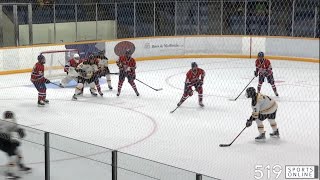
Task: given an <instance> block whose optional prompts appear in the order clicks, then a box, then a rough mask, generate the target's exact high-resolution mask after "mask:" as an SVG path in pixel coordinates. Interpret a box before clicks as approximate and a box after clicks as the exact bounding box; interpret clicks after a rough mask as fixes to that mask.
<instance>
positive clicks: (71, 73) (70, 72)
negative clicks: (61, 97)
mask: <svg viewBox="0 0 320 180" xmlns="http://www.w3.org/2000/svg"><path fill="white" fill-rule="evenodd" d="M82 62H83V60H80V56H79V54H74V55H73V58H72V59H70V60H69V61H68V63H67V64H66V65H65V67H64V72H66V73H67V76H65V77H64V78H63V79H62V80H61V82H60V85H61V86H63V87H66V86H67V85H68V84H69V83H70V82H71V81H72V80H74V81H75V82H78V76H79V74H78V72H77V71H76V68H77V67H78V65H79V64H81V63H82Z"/></svg>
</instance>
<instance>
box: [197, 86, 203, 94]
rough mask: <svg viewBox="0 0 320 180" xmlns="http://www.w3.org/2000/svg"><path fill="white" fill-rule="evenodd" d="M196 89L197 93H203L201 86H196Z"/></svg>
mask: <svg viewBox="0 0 320 180" xmlns="http://www.w3.org/2000/svg"><path fill="white" fill-rule="evenodd" d="M197 91H198V93H199V94H202V93H203V88H202V86H200V87H198V88H197Z"/></svg>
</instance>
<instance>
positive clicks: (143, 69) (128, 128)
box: [0, 59, 319, 180]
mask: <svg viewBox="0 0 320 180" xmlns="http://www.w3.org/2000/svg"><path fill="white" fill-rule="evenodd" d="M193 61H195V62H197V63H198V65H199V67H200V68H203V69H204V70H205V71H206V77H205V81H204V86H203V88H204V101H203V102H204V104H205V107H204V108H200V107H199V105H198V99H197V98H198V97H197V93H195V94H194V95H193V96H192V97H191V98H189V99H187V100H186V102H185V103H184V104H183V105H182V106H181V108H179V109H178V110H177V111H176V112H174V113H173V114H171V113H170V111H171V110H173V109H174V108H175V107H176V104H177V103H178V102H179V100H180V98H181V96H182V93H183V87H184V80H185V74H186V72H187V71H188V70H189V69H190V64H191V62H193ZM271 63H272V66H273V70H274V77H275V81H276V86H277V88H278V92H279V94H280V97H275V96H274V94H273V91H272V88H271V86H270V85H269V84H267V83H264V84H263V86H262V93H263V94H266V95H269V96H270V97H273V98H275V99H276V101H277V102H278V104H279V108H278V112H277V118H276V121H277V123H278V127H279V131H280V135H281V138H280V139H270V138H269V135H268V134H269V133H270V132H271V127H270V125H269V123H268V121H265V122H264V124H265V129H266V131H267V132H266V135H267V140H266V142H265V143H257V142H255V141H254V138H255V137H256V136H257V135H258V130H257V127H256V124H255V123H254V124H253V125H252V126H251V127H250V128H249V129H246V130H245V131H244V133H243V134H242V135H241V136H240V137H239V139H238V140H237V141H235V143H234V144H233V145H232V146H231V147H224V148H221V147H219V144H221V143H230V142H231V141H232V140H233V138H234V137H235V136H236V135H237V134H238V133H239V132H240V131H241V130H242V129H243V127H244V126H245V123H246V120H247V119H248V118H249V117H250V115H251V105H250V103H251V101H250V100H248V99H246V98H245V97H244V94H242V95H241V96H240V98H239V99H238V100H237V101H229V99H230V98H235V97H237V95H238V94H239V93H240V92H241V91H242V89H243V88H244V87H245V86H246V85H247V83H248V82H249V81H250V80H251V79H252V77H253V71H254V70H255V66H254V60H252V59H250V60H246V59H176V60H159V61H139V62H137V78H138V79H139V80H141V81H143V82H145V83H147V84H149V85H151V86H153V87H155V88H163V90H162V91H154V90H152V89H150V88H148V87H147V86H145V85H143V84H141V83H139V82H137V81H136V85H137V88H138V90H139V92H140V96H139V97H137V96H136V95H135V94H134V91H133V90H132V88H131V87H130V85H129V84H128V83H127V82H125V83H124V86H123V88H122V94H121V96H120V97H117V96H116V90H117V82H118V79H117V78H118V77H117V76H112V85H113V87H114V89H113V90H112V91H110V90H108V89H107V85H106V83H105V78H102V79H101V82H102V89H103V93H104V97H92V96H91V95H90V93H89V89H88V88H85V90H84V96H83V97H81V96H80V97H79V98H78V101H72V100H71V97H72V95H73V93H74V88H73V87H69V88H64V89H60V88H57V87H55V86H52V85H49V87H48V90H47V98H48V99H49V100H50V104H49V105H46V107H37V91H36V89H35V88H33V86H32V85H31V82H30V80H29V79H30V74H28V73H27V74H16V75H6V76H0V91H1V93H0V101H1V103H0V113H1V114H2V112H3V111H5V110H12V111H14V112H15V113H16V116H17V119H18V122H19V123H20V124H22V125H26V126H32V127H34V128H38V129H41V130H44V131H49V132H53V133H56V134H60V135H63V136H67V137H71V138H74V139H79V140H82V141H86V142H90V143H93V144H97V145H101V146H104V147H107V148H111V149H116V150H119V151H121V152H124V153H129V154H132V155H136V156H140V157H144V158H146V159H151V160H154V161H159V162H162V163H166V164H169V165H173V166H177V167H180V168H183V169H188V170H192V171H195V172H198V173H203V174H206V175H209V176H213V177H217V178H220V179H230V180H234V179H237V180H242V179H243V180H248V179H254V175H255V171H254V170H255V166H256V165H263V167H265V166H267V165H270V166H271V167H272V166H274V165H277V164H279V165H281V166H282V167H283V173H282V174H281V175H280V177H279V179H284V166H285V165H318V164H319V64H317V63H304V62H293V61H277V60H272V61H271ZM110 69H111V71H112V72H117V68H116V66H115V65H114V64H111V65H110ZM257 83H258V81H257V78H256V79H255V80H254V81H253V82H252V83H251V86H253V87H255V88H256V87H257ZM31 136H32V135H31ZM39 137H40V136H39ZM53 139H54V138H53ZM39 141H42V140H39ZM66 142H67V141H66ZM66 144H68V145H70V146H71V143H66ZM23 145H24V147H23V150H24V152H25V154H27V155H26V158H25V161H26V163H28V164H30V166H31V167H33V168H34V172H33V173H32V174H28V175H27V176H25V177H24V178H23V179H27V180H29V179H30V180H31V179H33V180H37V177H43V164H41V163H37V162H42V161H43V147H42V146H38V148H35V147H33V146H31V145H30V144H29V143H28V142H25V143H23ZM30 148H31V149H30ZM74 148H75V149H77V150H79V149H81V147H77V145H74ZM83 151H85V150H83ZM95 151H97V152H98V151H99V149H96V150H95ZM52 154H53V156H54V157H53V158H56V159H58V161H53V163H52V167H54V168H55V169H54V170H53V171H52V172H51V173H52V174H53V176H54V178H53V179H54V180H62V179H66V177H69V176H70V177H74V176H77V177H76V178H74V179H79V180H80V179H84V178H83V177H84V176H85V175H84V174H87V173H89V174H91V173H95V174H96V177H98V176H99V174H100V176H101V177H103V176H109V175H110V171H103V169H105V167H103V166H102V165H99V166H101V167H99V168H101V169H99V168H91V169H90V166H91V165H90V163H83V162H82V161H83V160H82V159H79V158H78V159H76V160H75V159H72V155H69V156H68V157H64V156H65V155H59V152H57V153H54V152H53V153H52ZM109 154H110V152H109ZM70 156H71V157H70ZM101 156H102V155H100V156H96V159H100V158H101ZM107 156H109V155H106V156H105V157H104V158H106V159H109V157H107ZM59 159H60V160H61V159H67V160H64V161H59ZM68 159H69V160H68ZM107 161H109V160H106V163H109V162H107ZM5 162H6V157H5V156H4V154H3V153H1V154H0V165H3V164H5ZM81 163H82V166H81V167H79V168H77V166H79V164H81ZM66 166H68V167H69V166H70V168H74V172H77V173H73V172H67V171H66V169H67V168H65V167H66ZM86 166H88V168H86ZM3 169H4V168H3V167H2V168H0V171H1V172H2V171H3ZM92 171H93V172H92ZM1 172H0V173H1ZM78 172H79V173H78ZM265 173H266V170H265ZM128 176H130V175H128ZM81 177H82V178H81ZM271 177H272V178H271V179H275V174H273V173H271ZM1 178H2V176H0V179H1ZM39 179H41V178H39ZM69 179H72V178H69ZM95 179H99V178H95ZM138 179H139V180H144V178H142V177H141V178H138ZM162 179H165V178H162ZM263 179H267V177H266V176H265V177H264V178H263ZM120 180H121V179H120ZM146 180H147V179H146ZM186 180H187V179H186Z"/></svg>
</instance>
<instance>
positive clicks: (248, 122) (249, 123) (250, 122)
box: [246, 119, 252, 127]
mask: <svg viewBox="0 0 320 180" xmlns="http://www.w3.org/2000/svg"><path fill="white" fill-rule="evenodd" d="M251 125H252V121H250V119H248V120H247V123H246V127H250V126H251Z"/></svg>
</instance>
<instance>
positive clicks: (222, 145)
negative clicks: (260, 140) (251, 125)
mask: <svg viewBox="0 0 320 180" xmlns="http://www.w3.org/2000/svg"><path fill="white" fill-rule="evenodd" d="M246 128H247V126H246V127H244V128H243V129H242V131H241V132H240V133H239V134H238V136H237V137H236V138H234V140H233V141H232V142H231V143H230V144H220V145H219V146H220V147H229V146H231V144H232V143H233V142H234V141H235V140H236V139H237V138H238V137H239V136H240V134H242V132H243V131H244V130H245V129H246Z"/></svg>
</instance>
